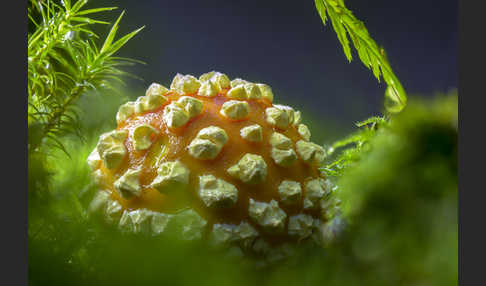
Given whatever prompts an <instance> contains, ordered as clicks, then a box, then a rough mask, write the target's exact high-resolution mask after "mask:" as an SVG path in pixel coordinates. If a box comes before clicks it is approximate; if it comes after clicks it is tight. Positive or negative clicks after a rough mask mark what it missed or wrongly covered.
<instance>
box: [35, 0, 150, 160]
mask: <svg viewBox="0 0 486 286" xmlns="http://www.w3.org/2000/svg"><path fill="white" fill-rule="evenodd" d="M87 2H88V1H87V0H80V1H77V2H75V3H74V4H71V1H70V0H63V1H62V5H59V4H57V3H55V1H49V0H48V1H35V0H31V1H30V4H31V5H30V6H29V8H28V18H29V21H30V23H29V24H31V27H33V30H30V31H29V34H28V139H29V140H28V151H29V154H31V153H32V152H43V153H44V154H49V153H50V150H51V148H59V149H61V150H64V151H66V150H65V147H64V146H63V144H62V142H61V140H60V137H61V136H63V135H66V134H78V135H81V134H80V132H79V128H78V127H79V126H78V121H79V116H78V115H79V109H78V108H77V107H76V101H77V100H78V98H80V97H81V96H82V95H84V94H86V93H87V91H90V90H99V89H111V90H116V89H115V86H116V85H117V84H123V81H122V80H121V77H124V76H129V74H128V73H127V72H125V71H123V70H122V69H120V68H121V67H123V66H127V65H132V64H134V63H135V62H136V61H134V60H131V59H128V58H121V57H115V56H114V55H115V53H117V52H118V50H119V49H120V48H121V47H123V46H124V45H125V44H126V43H127V41H128V40H130V39H131V38H132V37H134V36H135V35H136V34H137V33H138V32H140V30H141V29H143V27H142V28H139V29H137V30H135V31H133V32H131V33H129V34H127V35H125V36H123V37H121V38H120V39H118V40H116V41H114V38H115V36H116V32H117V29H118V25H119V22H120V20H121V18H122V16H123V14H124V13H123V12H122V13H121V15H120V16H119V17H118V19H117V20H116V22H115V24H114V25H113V26H112V28H111V31H110V33H109V34H108V35H107V37H106V39H105V41H104V43H103V46H102V47H101V49H100V48H98V47H97V45H96V43H95V39H96V38H98V35H96V33H95V32H93V30H92V29H91V26H92V25H93V24H109V23H108V22H105V21H101V20H95V19H92V18H91V17H90V16H91V15H92V14H95V13H99V12H105V11H110V10H113V9H116V7H106V8H95V9H84V10H83V7H84V6H85V5H86V3H87Z"/></svg>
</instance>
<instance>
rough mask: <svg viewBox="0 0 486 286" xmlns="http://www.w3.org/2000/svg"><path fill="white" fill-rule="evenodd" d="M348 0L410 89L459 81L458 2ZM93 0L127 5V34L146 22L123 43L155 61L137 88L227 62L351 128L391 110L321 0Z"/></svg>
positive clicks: (282, 97) (440, 88)
mask: <svg viewBox="0 0 486 286" xmlns="http://www.w3.org/2000/svg"><path fill="white" fill-rule="evenodd" d="M345 3H346V5H347V6H348V8H349V9H350V10H352V11H353V12H354V14H355V16H356V17H357V18H358V19H360V20H362V21H363V22H364V23H365V26H366V27H367V28H368V31H369V33H370V35H371V36H372V37H373V38H374V39H375V40H376V42H377V43H378V44H379V45H382V46H383V47H384V48H385V50H386V52H387V54H388V58H389V60H390V63H391V65H392V68H393V69H394V71H395V73H396V74H397V76H398V78H399V79H400V80H401V81H402V84H403V86H404V87H405V89H406V90H407V92H408V94H409V96H413V95H414V94H420V95H422V96H427V95H432V94H433V93H434V92H446V91H447V90H449V89H450V88H454V87H457V1H452V0H441V1H438V0H437V1H435V0H429V1H418V0H408V1H403V0H401V1H384V0H370V1H363V0H362V1H358V0H349V1H346V2H345ZM91 4H92V5H93V4H94V5H96V6H100V5H108V6H118V7H119V8H120V9H125V10H126V15H125V17H124V19H123V20H122V23H121V28H120V31H121V33H126V32H128V31H129V30H133V29H135V28H137V27H139V26H142V25H146V28H145V30H143V31H142V33H141V34H140V35H137V36H136V38H134V39H133V40H132V42H131V43H129V44H128V45H127V46H126V47H124V48H123V50H122V54H123V55H126V56H130V57H134V58H138V59H141V60H143V61H145V62H147V63H148V65H146V66H137V67H136V68H135V70H134V71H135V73H136V74H137V75H139V76H141V77H143V78H144V79H145V80H146V82H144V83H142V82H133V83H131V84H132V86H134V87H140V88H144V87H146V85H148V84H149V83H150V82H152V81H158V82H161V83H164V84H169V83H170V81H171V79H172V77H173V76H174V75H175V74H176V73H177V72H180V73H190V74H193V75H195V76H198V75H199V74H202V73H204V72H207V71H210V70H218V71H221V72H224V73H226V74H227V75H228V76H230V78H235V77H242V78H245V79H248V80H250V81H259V82H264V83H268V84H270V85H271V86H272V88H273V90H274V93H275V96H276V101H277V102H279V103H283V104H289V105H292V106H294V107H296V108H298V109H302V110H305V111H306V113H307V114H308V116H307V117H309V118H314V119H315V118H317V117H318V118H322V119H323V120H328V122H334V123H333V124H338V125H342V126H347V127H349V128H352V124H353V122H355V121H358V120H361V119H364V118H366V117H369V116H371V115H376V114H379V113H380V111H381V110H382V107H383V94H384V90H385V86H384V84H383V83H378V82H377V81H376V79H375V78H374V77H373V75H372V73H371V72H370V71H368V70H367V68H366V67H365V66H364V65H362V64H361V62H360V61H359V59H358V58H357V55H356V54H354V55H355V56H354V60H353V61H352V62H351V63H348V62H347V60H346V58H345V56H344V54H343V51H342V47H341V45H340V44H339V42H338V40H337V37H336V34H335V33H334V31H333V29H332V27H331V25H330V23H328V25H327V26H323V25H322V21H321V19H320V17H319V15H318V13H317V11H316V9H315V6H314V1H313V0H301V1H283V0H280V1H274V0H260V1H255V0H245V1H228V0H206V1H201V0H199V1H197V0H177V1H176V0H173V1H155V0H152V1H149V0H140V1H133V0H124V1H104V0H103V1H93V3H91ZM119 12H121V11H117V12H116V13H113V14H112V15H110V16H113V18H115V17H116V14H117V13H119ZM107 29H108V28H106V30H107ZM345 129H346V128H345ZM343 131H344V130H343Z"/></svg>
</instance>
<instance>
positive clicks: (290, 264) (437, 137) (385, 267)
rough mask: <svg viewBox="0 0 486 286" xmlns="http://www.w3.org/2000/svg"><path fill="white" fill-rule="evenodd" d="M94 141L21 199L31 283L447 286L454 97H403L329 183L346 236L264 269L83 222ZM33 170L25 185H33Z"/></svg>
mask: <svg viewBox="0 0 486 286" xmlns="http://www.w3.org/2000/svg"><path fill="white" fill-rule="evenodd" d="M110 113H111V111H110ZM107 116H113V114H107ZM98 134H99V133H98ZM93 138H96V137H95V136H93ZM88 139H89V138H88ZM73 142H76V141H73ZM95 143H96V139H93V140H87V142H84V143H82V144H81V143H72V144H71V145H69V146H70V147H69V149H70V150H75V152H71V154H72V158H71V159H61V157H59V158H58V159H57V161H56V164H57V165H56V170H57V171H56V172H58V173H56V174H55V175H54V177H53V178H51V181H50V182H48V187H49V192H50V193H49V194H50V197H49V198H50V199H49V200H44V199H43V200H39V199H38V198H36V197H33V196H32V197H29V200H30V201H29V249H28V253H29V282H30V285H104V286H106V285H232V286H234V285H375V286H376V285H457V276H458V274H457V258H458V257H457V250H458V246H457V242H458V241H457V239H458V238H457V234H458V233H457V230H458V226H457V96H451V95H449V96H441V97H437V98H435V99H434V100H427V101H425V100H423V99H414V98H410V99H409V105H408V106H407V107H406V108H405V110H404V111H403V112H402V113H401V114H399V115H397V116H395V117H393V118H392V121H391V122H390V124H387V125H386V126H383V127H380V129H379V132H377V135H376V136H375V137H374V138H373V139H372V140H371V141H370V142H369V148H366V150H368V151H364V152H366V154H363V156H362V159H361V161H360V162H359V163H358V164H356V165H355V166H353V167H351V168H350V169H348V170H347V171H346V172H345V174H344V175H343V176H342V177H341V178H340V179H339V181H338V182H337V183H338V185H339V189H340V191H339V194H340V196H341V201H342V207H343V214H344V218H345V220H346V230H345V232H344V233H343V234H342V235H341V236H340V237H339V239H338V240H337V241H336V242H334V243H333V244H330V245H329V246H328V247H327V248H326V249H312V248H302V249H300V251H298V253H297V254H296V255H295V256H294V257H292V258H291V259H289V260H287V261H284V262H282V263H280V264H276V265H273V266H271V267H267V268H258V267H255V265H254V264H253V263H252V261H251V260H250V259H245V260H243V259H240V258H237V257H233V258H231V257H228V256H227V255H226V256H225V255H224V254H221V253H218V252H216V251H212V250H211V249H209V248H208V247H206V246H205V245H204V244H199V243H184V242H181V241H178V240H174V239H171V238H166V239H159V240H155V239H147V238H142V237H136V236H122V235H120V234H118V233H117V232H116V231H114V230H112V229H109V228H106V227H102V226H99V225H97V224H95V223H93V222H92V221H89V220H88V219H87V218H86V216H85V212H84V209H85V206H86V203H87V202H88V201H89V199H90V196H91V194H92V189H93V187H92V186H91V185H90V183H89V177H88V169H87V166H86V164H85V163H84V160H85V158H86V157H87V155H88V151H89V150H91V149H92V148H93V147H94V144H95ZM29 159H32V158H29ZM35 162H36V161H35V160H32V161H31V162H29V178H30V180H31V182H38V183H39V184H38V185H39V186H42V184H43V183H45V182H43V180H42V178H43V177H42V176H44V173H43V172H41V171H39V170H38V169H39V168H41V167H39V166H40V165H39V166H37V165H35ZM47 165H48V164H47ZM60 169H62V170H64V171H62V172H59V170H60ZM36 176H38V177H36ZM32 186H33V188H35V185H32ZM29 191H32V190H29ZM36 202H37V203H36ZM39 202H42V203H39Z"/></svg>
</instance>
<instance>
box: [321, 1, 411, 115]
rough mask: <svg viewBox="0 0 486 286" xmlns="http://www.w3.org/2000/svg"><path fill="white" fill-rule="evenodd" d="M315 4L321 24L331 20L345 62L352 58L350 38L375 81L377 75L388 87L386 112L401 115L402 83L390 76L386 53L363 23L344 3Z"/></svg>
mask: <svg viewBox="0 0 486 286" xmlns="http://www.w3.org/2000/svg"><path fill="white" fill-rule="evenodd" d="M314 2H315V5H316V9H317V11H318V12H319V15H320V16H321V19H322V22H323V23H324V25H326V23H327V20H328V19H330V20H331V23H332V26H333V28H334V31H335V32H336V34H337V37H338V40H339V42H340V43H341V45H342V46H343V49H344V54H345V55H346V58H347V59H348V61H351V60H352V58H353V57H352V55H351V48H350V44H349V39H348V36H349V38H351V41H352V43H353V45H354V47H355V49H356V51H357V52H358V56H359V58H360V60H361V62H362V63H363V64H364V65H365V66H366V67H367V68H369V69H371V70H372V71H373V75H374V76H375V77H376V79H377V80H378V81H380V76H383V79H384V80H385V82H386V83H387V85H388V86H387V89H386V91H385V108H386V110H387V111H388V112H390V113H397V112H400V111H401V110H402V109H403V108H404V107H405V105H406V104H407V96H406V93H405V89H404V88H403V86H402V84H401V83H400V81H399V80H398V78H397V77H396V75H395V74H394V73H393V70H392V68H391V66H390V63H389V62H388V59H387V57H386V54H385V50H384V49H383V48H381V47H378V45H377V44H376V42H375V41H374V40H373V39H372V38H371V36H370V35H369V33H368V30H367V29H366V27H365V26H364V24H363V22H361V21H360V20H358V19H357V18H356V17H355V16H354V15H353V13H352V12H351V11H350V10H348V9H347V8H346V6H345V5H344V0H315V1H314Z"/></svg>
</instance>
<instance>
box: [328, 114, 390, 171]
mask: <svg viewBox="0 0 486 286" xmlns="http://www.w3.org/2000/svg"><path fill="white" fill-rule="evenodd" d="M388 124H389V123H388V121H387V120H386V119H385V118H384V117H377V116H373V117H370V118H368V119H366V120H364V121H361V122H358V123H356V126H357V127H359V128H360V129H358V130H357V131H355V132H353V133H351V134H349V135H348V136H346V137H345V138H343V139H341V140H338V141H336V142H334V143H333V144H332V145H331V146H330V147H329V148H328V149H327V154H328V158H327V163H325V164H324V165H323V166H322V167H321V168H320V170H321V171H322V172H323V173H324V174H326V176H330V177H340V176H342V175H343V173H344V171H345V170H346V169H347V168H349V167H351V166H353V165H355V164H356V163H357V162H359V160H360V159H361V157H362V156H363V154H365V153H366V152H367V151H369V145H368V142H369V141H370V140H371V139H372V138H373V137H374V136H375V135H376V133H377V132H378V130H381V128H382V127H385V126H387V125H388ZM350 145H351V146H350ZM346 146H348V147H347V148H345V149H344V150H342V151H341V152H340V153H336V151H337V150H339V149H341V148H343V147H346ZM336 154H337V155H336Z"/></svg>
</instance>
